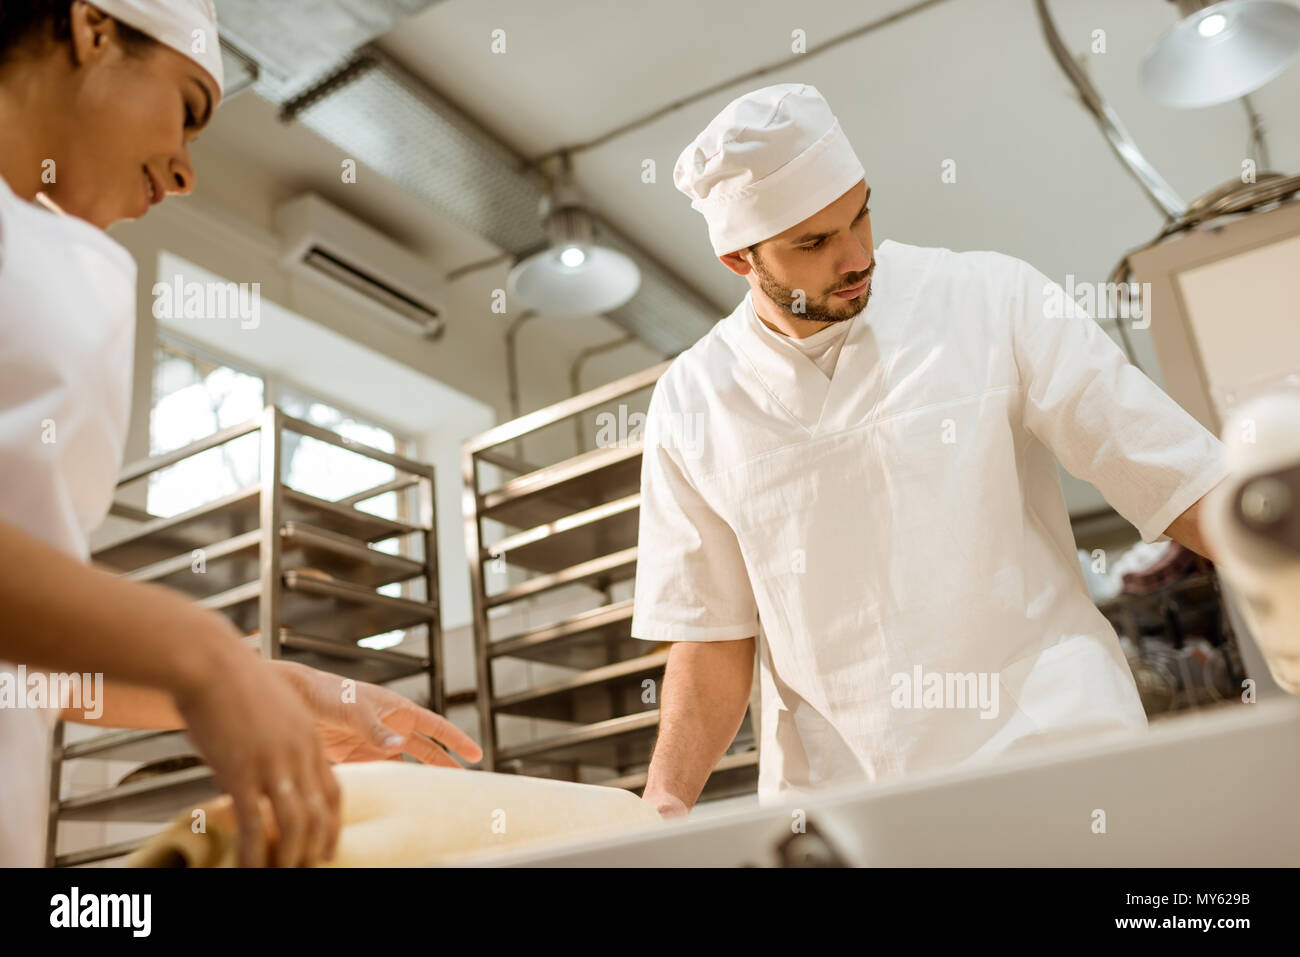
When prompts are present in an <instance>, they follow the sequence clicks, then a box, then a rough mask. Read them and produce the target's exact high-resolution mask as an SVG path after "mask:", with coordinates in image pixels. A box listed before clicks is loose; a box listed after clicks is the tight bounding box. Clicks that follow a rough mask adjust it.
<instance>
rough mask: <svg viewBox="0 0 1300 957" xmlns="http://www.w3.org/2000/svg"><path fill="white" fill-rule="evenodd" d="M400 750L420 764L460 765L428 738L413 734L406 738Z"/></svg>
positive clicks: (457, 766) (449, 766)
mask: <svg viewBox="0 0 1300 957" xmlns="http://www.w3.org/2000/svg"><path fill="white" fill-rule="evenodd" d="M402 750H403V751H405V752H406V753H407V754H409V755H410V756H411V757H413V758H415V759H416V760H417V761H419V762H421V763H422V764H436V765H439V766H441V767H444V768H459V767H460V765H459V764H458V763H457V762H456V759H455V758H453V757H452V756H451V755H450V754H448V753H447V752H446V751H444V750H443V749H442V748H440V747H438V745H437V744H435V743H434V742H432V741H430V740H429V739H428V738H425V737H421V736H420V735H418V734H413V735H411V736H410V737H409V738H407V739H406V743H405V744H403V745H402Z"/></svg>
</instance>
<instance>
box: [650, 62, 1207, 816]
mask: <svg viewBox="0 0 1300 957" xmlns="http://www.w3.org/2000/svg"><path fill="white" fill-rule="evenodd" d="M673 175H674V182H675V184H676V186H677V188H678V189H679V190H681V191H682V192H683V193H685V194H686V195H687V196H689V197H690V198H691V205H692V206H693V207H694V208H695V209H697V210H698V211H699V212H701V213H702V214H703V215H704V218H705V220H706V222H707V223H708V229H709V239H710V241H711V242H712V245H713V249H714V252H715V253H716V254H717V255H718V256H719V257H720V259H721V261H722V263H723V264H724V265H726V266H727V268H729V269H730V270H732V271H733V272H735V273H736V274H738V275H740V276H743V277H745V279H746V281H747V282H748V283H749V287H750V288H749V292H748V293H747V294H746V295H745V298H744V299H743V300H742V301H741V303H740V305H739V306H737V307H736V309H735V311H734V312H732V313H731V315H729V316H727V317H726V318H725V319H723V320H722V321H721V322H719V323H718V324H717V326H716V327H715V328H714V329H712V330H711V331H710V332H709V333H708V334H707V335H706V336H704V338H702V339H701V340H700V341H699V342H697V343H696V344H695V345H694V346H692V347H691V348H690V349H688V350H687V351H686V352H684V353H683V354H681V355H680V356H678V357H677V359H676V360H675V361H674V362H673V363H672V365H671V366H670V367H669V368H668V370H667V372H665V374H664V375H663V377H662V378H661V379H660V381H659V382H658V384H657V385H656V387H655V390H654V394H653V397H652V399H651V402H650V409H649V415H648V417H647V424H646V429H645V451H644V459H643V465H642V476H641V512H640V541H639V548H638V564H637V575H636V597H635V608H634V615H633V620H632V634H633V635H634V636H635V637H637V638H644V639H649V640H654V641H670V642H674V643H675V644H674V645H673V647H672V651H671V653H670V656H669V662H668V669H667V674H666V678H665V683H664V688H663V694H662V696H661V702H660V708H661V711H660V713H661V717H660V727H659V736H658V741H657V743H656V746H655V752H654V756H653V760H652V762H651V765H650V773H649V779H648V782H647V786H646V790H645V798H646V800H647V801H650V802H651V803H653V804H654V805H655V806H656V807H658V808H659V810H660V811H661V813H663V814H665V815H668V816H672V815H675V814H681V813H685V811H686V810H687V809H688V808H689V807H690V806H691V805H692V804H693V803H694V802H695V800H696V799H697V798H698V796H699V793H700V791H701V789H702V788H703V786H704V784H705V782H706V780H707V778H708V775H709V773H710V771H711V770H712V768H713V766H714V765H715V764H716V763H717V761H718V760H719V758H720V757H721V756H722V754H723V753H724V752H725V749H726V748H727V746H728V745H729V744H730V742H731V741H732V739H733V737H734V735H735V733H736V731H737V729H738V728H739V726H740V723H741V721H742V719H743V717H744V712H745V708H746V706H747V704H748V703H749V698H750V690H751V687H752V683H753V669H754V656H755V652H756V651H757V654H758V658H759V684H760V690H761V702H762V706H761V720H760V721H759V727H760V730H761V740H760V751H759V753H760V769H759V798H760V801H762V802H764V803H771V802H772V801H773V800H780V799H784V798H787V797H790V796H791V795H792V793H799V792H807V791H810V790H814V789H818V788H822V787H825V786H828V785H838V784H842V783H847V782H850V781H861V780H884V779H886V778H893V777H896V776H898V775H901V774H910V773H914V772H919V771H926V770H931V769H939V768H945V767H951V766H954V765H958V764H961V763H963V762H977V761H983V760H986V759H987V758H989V757H991V756H994V755H998V754H1004V753H1006V752H1007V751H1008V750H1012V749H1016V748H1021V747H1024V746H1025V745H1027V744H1031V743H1042V742H1048V741H1061V740H1066V739H1068V738H1072V737H1076V736H1079V735H1093V734H1097V733H1099V732H1114V731H1123V730H1124V729H1133V730H1143V729H1145V727H1146V717H1145V714H1144V712H1143V709H1142V705H1141V703H1140V701H1139V698H1138V695H1137V690H1136V687H1135V685H1134V682H1133V678H1132V675H1131V673H1130V671H1129V669H1128V667H1127V664H1126V662H1125V659H1124V655H1123V653H1122V651H1121V649H1120V647H1119V643H1118V640H1117V638H1116V635H1115V632H1114V630H1113V629H1112V628H1111V626H1110V624H1109V623H1108V622H1107V620H1106V619H1105V617H1103V616H1102V614H1101V613H1100V612H1099V611H1098V610H1097V609H1096V607H1095V606H1094V604H1093V603H1092V601H1091V600H1090V598H1089V596H1088V592H1087V590H1086V587H1085V583H1084V580H1083V577H1082V574H1081V570H1080V568H1079V563H1078V558H1077V552H1076V546H1075V543H1074V539H1073V535H1072V532H1071V528H1070V521H1069V516H1068V513H1067V511H1066V507H1065V501H1064V497H1063V495H1062V491H1061V487H1060V480H1059V475H1058V472H1057V468H1056V462H1055V460H1054V458H1053V456H1055V458H1056V459H1059V460H1060V462H1061V464H1062V465H1063V466H1064V467H1065V468H1066V469H1067V470H1068V471H1070V472H1071V473H1072V474H1073V475H1075V476H1077V477H1079V478H1081V479H1085V480H1087V481H1089V482H1091V483H1092V484H1094V485H1095V486H1096V487H1097V488H1098V489H1099V490H1100V491H1101V492H1102V493H1103V494H1104V495H1105V497H1106V499H1107V500H1108V501H1109V502H1110V503H1111V504H1112V505H1113V506H1114V507H1115V509H1116V510H1117V511H1118V512H1119V513H1120V514H1121V515H1122V516H1124V518H1126V519H1127V520H1128V521H1130V522H1131V523H1132V524H1133V525H1134V526H1135V527H1136V528H1137V530H1138V532H1139V533H1140V535H1141V537H1142V540H1143V541H1145V542H1154V541H1157V540H1159V539H1161V538H1162V537H1163V536H1165V535H1168V537H1169V538H1171V539H1174V540H1176V541H1179V542H1181V543H1183V544H1185V545H1187V546H1188V547H1189V548H1192V549H1194V550H1195V551H1198V552H1200V553H1202V554H1204V553H1205V546H1204V545H1203V544H1202V542H1201V540H1200V535H1199V527H1198V518H1197V513H1198V506H1199V503H1200V501H1201V499H1202V497H1203V496H1204V495H1205V494H1206V493H1208V492H1209V491H1210V490H1211V489H1212V488H1213V487H1214V486H1215V485H1217V484H1218V483H1219V482H1220V481H1221V480H1222V479H1223V478H1224V477H1226V475H1227V467H1226V463H1225V458H1224V454H1223V449H1222V447H1221V445H1220V443H1219V442H1218V440H1217V439H1216V438H1215V437H1214V436H1213V435H1211V434H1210V433H1209V432H1207V431H1206V430H1205V429H1203V428H1202V427H1201V426H1200V425H1199V424H1198V423H1197V422H1196V421H1195V420H1194V419H1192V417H1191V416H1190V415H1188V414H1187V413H1186V412H1185V411H1183V409H1181V408H1180V407H1179V406H1178V405H1177V404H1175V403H1174V402H1173V401H1172V400H1171V399H1170V398H1169V397H1168V396H1166V395H1165V394H1164V393H1163V392H1161V391H1160V389H1159V388H1157V387H1156V386H1155V385H1154V384H1153V383H1152V382H1151V381H1150V380H1149V379H1148V378H1146V376H1144V375H1143V374H1142V373H1141V372H1140V371H1138V369H1136V368H1135V367H1134V366H1133V365H1132V364H1130V363H1129V362H1128V361H1127V360H1126V359H1125V357H1124V355H1123V354H1122V352H1121V351H1120V350H1119V348H1118V347H1117V346H1116V345H1115V344H1114V343H1113V342H1112V341H1111V339H1110V338H1109V337H1108V336H1107V335H1106V333H1105V332H1104V331H1103V330H1102V329H1101V328H1100V327H1099V326H1098V325H1097V324H1096V322H1095V321H1093V320H1092V319H1091V318H1089V317H1088V316H1087V315H1086V314H1084V313H1083V311H1082V310H1078V311H1075V312H1069V311H1068V310H1064V309H1062V303H1063V302H1064V298H1065V296H1064V292H1063V290H1062V289H1061V287H1059V286H1058V285H1056V284H1054V283H1053V282H1052V281H1051V280H1049V279H1048V278H1047V277H1046V276H1045V275H1044V274H1043V273H1041V272H1039V271H1038V270H1036V269H1035V268H1034V267H1032V266H1030V265H1029V264H1027V263H1025V262H1023V261H1021V260H1019V259H1016V258H1014V257H1011V256H1007V255H1003V254H1001V253H996V252H964V253H958V252H953V251H951V250H948V249H943V248H925V247H919V246H910V245H907V244H904V243H899V242H894V241H892V240H886V241H885V242H883V243H882V244H881V245H880V247H879V248H878V249H876V248H873V244H872V235H871V221H870V218H869V208H868V204H869V199H870V188H869V186H868V184H867V183H866V182H865V179H864V173H863V168H862V165H861V163H860V162H859V161H858V158H857V157H856V155H855V154H854V151H853V148H852V147H851V146H850V144H849V140H848V138H847V137H846V135H845V133H844V131H843V130H842V129H841V128H840V125H839V123H838V121H837V120H836V118H835V116H834V115H833V114H832V112H831V110H830V107H829V106H828V105H827V103H826V101H825V100H824V99H823V98H822V96H821V95H820V94H819V93H818V91H817V90H816V89H815V88H814V87H812V86H808V85H806V84H780V85H776V86H770V87H766V88H764V89H760V90H756V91H754V92H752V93H749V94H747V95H745V96H742V97H740V98H738V99H736V100H734V101H733V102H731V103H730V104H728V105H727V107H726V108H725V109H723V110H722V112H721V113H719V114H718V116H717V117H715V118H714V120H713V121H712V122H710V123H709V125H708V126H707V127H706V128H705V129H704V131H703V132H702V133H700V135H699V136H698V137H696V139H695V140H694V142H692V143H691V144H690V145H689V146H688V147H687V148H686V149H685V150H684V151H683V152H682V154H681V156H680V158H679V159H678V161H677V165H676V168H675V170H674V174H673Z"/></svg>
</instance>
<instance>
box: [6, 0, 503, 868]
mask: <svg viewBox="0 0 1300 957" xmlns="http://www.w3.org/2000/svg"><path fill="white" fill-rule="evenodd" d="M221 79H222V77H221V59H220V47H219V44H218V38H217V27H216V19H215V11H214V9H213V7H212V4H211V2H210V0H102V2H99V3H97V4H94V5H92V4H89V3H85V2H82V0H75V2H73V0H28V2H24V3H22V4H15V3H4V4H3V5H0V323H2V326H0V329H2V330H3V332H2V333H0V334H2V335H3V342H2V344H0V476H2V477H3V478H2V482H3V485H0V567H2V568H3V569H4V573H3V575H0V608H3V609H4V621H3V623H0V662H7V663H8V664H4V665H0V668H2V669H3V673H2V674H0V679H4V680H7V682H8V684H9V687H10V688H11V689H13V688H14V686H15V682H16V680H17V678H18V677H19V675H20V672H19V671H18V666H21V667H22V668H24V669H26V670H27V671H29V672H30V671H32V670H36V669H48V670H50V671H52V672H63V673H77V674H82V673H92V674H93V673H102V674H103V675H104V676H105V679H106V681H107V687H106V690H105V695H104V698H105V701H104V707H103V713H102V715H101V716H100V717H99V720H98V723H100V724H103V725H105V726H108V727H122V728H179V727H185V728H187V729H188V731H189V735H190V737H191V739H192V741H193V742H194V744H195V746H196V747H197V748H198V749H199V751H200V752H201V754H202V755H203V757H204V758H205V759H206V760H207V762H208V763H209V765H210V766H211V767H212V769H213V771H214V774H215V777H216V781H217V783H218V785H219V786H221V787H222V788H223V789H224V790H225V791H228V792H229V793H230V794H231V795H232V796H233V798H234V800H235V803H236V805H237V813H238V817H239V820H240V826H241V832H242V840H241V852H240V860H241V862H242V863H244V864H246V865H255V864H261V863H264V861H263V859H262V857H263V851H262V849H261V845H260V843H259V841H258V840H257V839H256V838H257V836H258V835H259V833H260V828H259V826H258V821H259V804H260V803H261V802H263V801H269V802H270V807H271V810H272V812H273V814H274V818H275V824H276V826H277V828H278V830H279V833H280V836H281V839H280V841H279V842H278V845H277V847H276V848H275V851H274V861H273V863H277V864H281V865H298V864H311V863H316V862H319V861H321V860H324V859H328V858H329V857H330V856H332V854H333V851H334V844H335V840H336V837H337V833H338V821H339V791H338V787H337V784H336V783H335V780H334V777H333V774H332V773H331V772H330V767H329V761H330V760H373V759H377V758H388V757H394V756H399V755H400V754H402V753H403V752H405V753H408V754H411V755H413V756H414V757H416V758H417V759H419V760H421V761H424V762H427V763H433V764H443V765H447V766H453V767H454V766H457V764H456V762H455V760H454V759H453V758H451V757H450V756H449V755H448V754H447V753H446V752H445V751H444V750H443V749H442V748H441V747H439V745H438V743H437V742H442V743H443V744H445V745H446V746H447V747H448V748H451V749H454V750H455V751H456V752H457V753H459V754H461V755H463V756H465V757H466V758H467V759H469V760H471V761H473V760H478V759H479V758H480V757H481V752H480V751H479V749H478V747H477V746H476V745H475V744H474V742H473V741H471V740H470V739H469V738H468V737H467V736H465V735H464V734H463V733H461V732H460V731H459V730H457V729H456V728H455V727H454V726H453V725H452V724H451V723H450V722H448V721H446V719H444V718H442V717H440V716H438V715H436V714H434V713H432V712H430V711H427V710H425V709H423V708H419V707H417V706H415V705H414V704H412V703H411V702H409V701H408V700H407V699H405V698H402V697H401V696H399V695H396V694H393V693H391V692H389V691H387V690H385V689H382V688H378V687H376V686H373V685H361V686H359V687H358V693H357V700H356V703H355V704H346V705H345V704H343V703H342V702H343V697H342V696H341V695H340V693H339V691H340V687H339V685H340V683H339V679H337V678H335V677H333V676H329V675H325V674H322V673H319V672H315V671H312V670H311V669H307V668H302V667H300V666H296V665H293V664H291V663H288V662H265V661H263V660H261V659H260V658H259V657H258V656H257V655H256V654H254V653H253V652H251V651H250V650H248V649H247V648H245V647H244V645H243V643H242V642H241V640H240V635H239V633H238V632H237V631H236V630H235V629H234V628H233V626H232V625H231V624H230V623H229V622H227V621H226V620H225V619H224V618H222V617H221V616H220V615H217V614H215V613H212V612H209V611H206V610H204V609H201V608H199V607H198V606H196V605H194V604H192V603H190V602H188V601H186V600H185V599H184V598H182V597H181V596H180V595H178V594H176V593H173V592H169V591H167V590H166V589H163V588H159V587H155V586H151V585H145V584H138V583H133V582H129V581H126V580H123V579H119V578H117V577H114V576H111V575H109V574H106V573H104V572H101V571H99V570H96V569H94V568H92V567H90V566H89V565H88V564H87V563H86V562H87V556H88V547H87V536H88V535H89V533H90V532H91V531H92V530H93V529H94V528H95V527H96V526H97V525H98V524H99V523H100V522H101V521H102V520H103V519H104V517H105V516H106V514H107V512H108V508H109V505H110V504H111V498H112V494H113V489H114V485H115V481H116V476H117V473H118V470H119V468H120V466H121V460H122V453H123V444H124V442H125V438H126V432H127V426H128V410H129V396H130V379H131V372H132V368H131V366H132V340H133V335H134V329H133V326H134V320H133V310H134V308H135V278H136V269H135V263H134V262H133V261H132V260H131V258H130V256H129V255H128V254H127V252H126V251H125V250H124V249H123V248H122V247H121V246H119V245H118V244H117V243H116V242H114V241H113V240H111V239H110V238H109V237H108V236H107V235H106V234H105V233H104V232H103V230H104V229H107V228H108V227H109V226H111V225H112V224H113V223H115V222H118V221H120V220H123V219H134V218H138V217H139V216H141V215H143V214H144V213H145V212H146V211H147V210H148V209H149V208H150V207H151V206H152V205H154V204H156V203H158V202H160V201H161V200H162V199H163V198H164V197H165V196H167V195H170V194H185V193H188V192H190V190H192V189H193V187H194V181H195V174H194V170H193V168H192V167H191V164H190V157H189V152H188V150H189V145H190V144H191V143H192V142H193V140H194V138H195V136H196V135H197V134H198V132H199V131H200V130H201V129H202V128H203V126H204V125H205V124H206V123H207V121H208V119H209V118H210V117H211V115H212V111H213V110H214V109H215V108H216V106H217V104H218V102H219V100H220V97H221ZM38 202H39V204H38ZM18 690H19V693H20V694H21V693H22V692H23V691H24V690H25V689H22V688H20V689H18ZM10 703H11V704H12V702H10ZM66 716H67V717H70V718H74V719H80V718H81V717H83V716H82V714H81V713H80V712H73V711H69V712H67V714H66ZM57 717H58V712H57V711H56V710H54V709H53V708H44V709H38V708H33V707H0V865H8V866H13V865H39V864H40V863H42V861H43V859H44V855H43V850H44V843H45V823H46V801H47V799H48V790H47V785H46V776H45V775H46V772H47V769H48V758H49V755H48V741H49V733H50V728H51V725H52V723H53V721H54V720H55V718H57Z"/></svg>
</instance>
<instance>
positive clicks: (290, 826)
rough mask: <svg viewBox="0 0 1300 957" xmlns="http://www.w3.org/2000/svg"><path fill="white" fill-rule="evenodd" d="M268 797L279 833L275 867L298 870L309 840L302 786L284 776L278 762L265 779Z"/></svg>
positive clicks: (281, 766)
mask: <svg viewBox="0 0 1300 957" xmlns="http://www.w3.org/2000/svg"><path fill="white" fill-rule="evenodd" d="M264 781H265V782H266V784H265V786H266V793H267V796H268V797H269V798H270V799H271V807H272V808H273V809H274V810H275V824H276V829H277V830H278V831H279V832H280V837H279V840H278V841H276V844H275V861H274V863H275V866H276V867H297V866H298V863H299V862H300V861H301V860H302V851H303V843H304V841H305V840H306V838H307V827H308V821H307V815H306V813H305V811H304V809H303V803H302V798H301V796H300V791H301V790H303V789H302V788H301V785H300V784H299V783H298V782H297V781H295V780H294V779H293V778H292V777H290V776H289V775H288V774H287V773H285V768H284V765H283V763H280V762H277V763H276V764H274V765H273V766H272V768H271V771H270V772H269V773H268V774H267V775H266V777H265V778H264Z"/></svg>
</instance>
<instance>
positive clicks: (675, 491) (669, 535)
mask: <svg viewBox="0 0 1300 957" xmlns="http://www.w3.org/2000/svg"><path fill="white" fill-rule="evenodd" d="M675 414H677V413H675V412H674V411H673V410H672V409H671V408H670V403H669V402H668V400H667V396H666V394H665V383H664V382H663V380H661V381H660V382H659V384H658V385H657V386H656V387H655V391H654V394H653V396H652V398H651V401H650V408H649V412H648V413H647V419H646V427H645V442H644V448H643V452H642V458H641V509H640V517H639V522H640V525H639V532H638V539H637V565H636V590H635V592H634V599H633V612H632V636H633V637H635V638H644V639H648V640H652V641H726V640H732V639H737V638H748V637H751V636H753V635H755V634H756V633H757V631H758V612H757V609H756V606H755V602H754V597H753V589H752V588H751V586H750V582H749V574H748V572H747V571H746V569H745V561H744V558H743V557H742V555H741V551H740V544H739V542H738V541H737V540H736V535H735V532H733V531H732V529H731V527H730V526H729V525H728V524H727V523H726V522H725V521H724V520H723V519H722V517H721V516H720V515H718V513H717V512H716V511H714V509H713V508H711V507H710V506H709V504H708V503H707V502H706V501H705V500H704V498H703V497H702V496H701V494H700V492H699V491H698V489H697V488H696V487H695V486H694V485H693V484H692V482H691V480H690V477H689V475H688V472H687V470H686V469H685V468H684V467H683V461H682V455H681V450H679V449H676V448H674V443H673V442H672V441H671V440H670V439H669V436H671V435H672V434H673V430H672V429H670V428H668V427H667V419H668V418H669V417H670V416H672V415H675Z"/></svg>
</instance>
